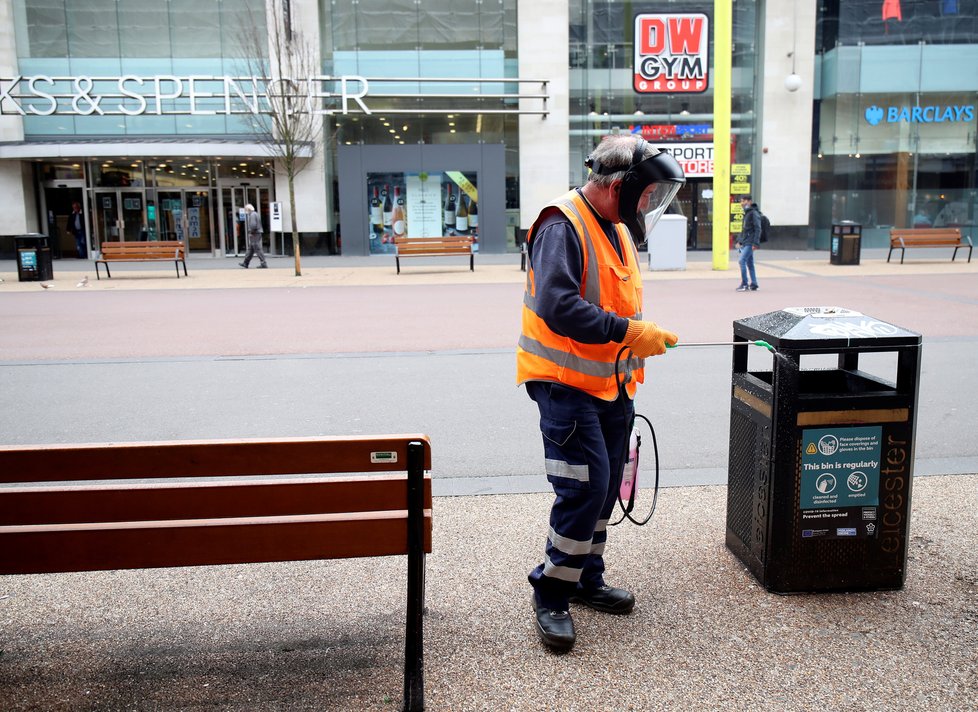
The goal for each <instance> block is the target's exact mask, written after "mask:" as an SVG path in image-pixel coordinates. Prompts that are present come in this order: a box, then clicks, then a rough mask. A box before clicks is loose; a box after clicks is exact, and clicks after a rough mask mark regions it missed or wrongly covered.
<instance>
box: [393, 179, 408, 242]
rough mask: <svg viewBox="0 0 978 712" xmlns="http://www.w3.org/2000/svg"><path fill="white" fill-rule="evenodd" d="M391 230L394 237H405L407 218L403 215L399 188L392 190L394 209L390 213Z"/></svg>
mask: <svg viewBox="0 0 978 712" xmlns="http://www.w3.org/2000/svg"><path fill="white" fill-rule="evenodd" d="M391 228H392V229H393V231H394V237H405V236H406V235H407V216H406V215H405V214H404V198H402V197H401V188H400V186H396V187H395V188H394V209H393V210H392V211H391Z"/></svg>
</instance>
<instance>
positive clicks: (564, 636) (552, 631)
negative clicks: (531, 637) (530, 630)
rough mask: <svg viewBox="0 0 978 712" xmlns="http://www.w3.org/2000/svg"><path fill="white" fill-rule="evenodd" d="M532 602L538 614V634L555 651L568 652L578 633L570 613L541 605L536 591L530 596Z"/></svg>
mask: <svg viewBox="0 0 978 712" xmlns="http://www.w3.org/2000/svg"><path fill="white" fill-rule="evenodd" d="M530 604H531V605H532V606H533V610H534V612H535V613H536V616H537V634H538V635H539V636H540V640H542V641H543V644H544V645H546V646H547V647H548V648H550V649H551V650H553V651H554V652H555V653H566V652H567V651H568V650H570V649H571V648H573V647H574V641H575V640H577V634H576V633H575V632H574V619H573V618H571V615H570V613H569V612H568V611H556V610H553V609H551V608H547V607H546V606H541V605H540V604H539V603H537V596H536V594H535V593H534V594H533V595H532V596H530Z"/></svg>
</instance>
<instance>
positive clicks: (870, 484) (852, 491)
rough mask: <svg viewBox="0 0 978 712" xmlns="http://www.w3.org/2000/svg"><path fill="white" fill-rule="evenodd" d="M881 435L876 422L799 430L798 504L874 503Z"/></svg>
mask: <svg viewBox="0 0 978 712" xmlns="http://www.w3.org/2000/svg"><path fill="white" fill-rule="evenodd" d="M882 439H883V428H882V427H880V426H878V425H877V426H871V427H858V428H816V429H811V430H803V431H802V437H801V442H802V455H801V508H802V509H833V508H839V507H875V506H876V505H878V504H879V484H880V450H881V447H880V444H881V442H882Z"/></svg>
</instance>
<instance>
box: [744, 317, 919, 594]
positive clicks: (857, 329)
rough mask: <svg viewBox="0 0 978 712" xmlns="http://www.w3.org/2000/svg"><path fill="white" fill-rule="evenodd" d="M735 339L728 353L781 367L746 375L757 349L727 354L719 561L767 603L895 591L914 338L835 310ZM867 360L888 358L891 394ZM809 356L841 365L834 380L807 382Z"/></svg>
mask: <svg viewBox="0 0 978 712" xmlns="http://www.w3.org/2000/svg"><path fill="white" fill-rule="evenodd" d="M733 326H734V337H735V340H737V341H755V340H759V339H760V340H764V341H767V342H768V343H770V344H771V345H772V346H773V347H774V348H775V349H776V351H777V355H774V354H767V355H770V356H771V358H772V362H773V364H772V369H771V370H770V371H766V370H765V371H757V372H751V371H749V370H748V350H749V349H752V350H755V351H756V350H757V348H758V347H756V346H745V347H737V348H735V349H734V354H733V379H732V380H733V384H732V396H733V397H732V399H731V412H730V459H729V465H728V467H729V471H728V483H727V484H728V486H727V531H726V542H727V546H728V548H729V549H730V550H731V551H732V552H733V553H734V554H735V555H736V556H737V557H738V558H739V559H740V560H741V561H742V562H743V563H744V564H745V565H746V566H747V567H748V568H749V569H750V570H751V572H752V573H753V574H754V575H755V576H756V577H757V579H758V581H760V583H761V584H762V585H763V586H765V587H766V588H767V589H768V590H770V591H773V592H776V593H799V592H806V591H859V590H883V589H898V588H901V587H902V586H903V582H904V578H905V575H906V562H907V537H908V533H909V524H910V522H909V516H910V490H911V480H912V477H913V456H914V452H913V449H914V430H915V425H916V417H917V384H918V380H919V375H920V344H921V337H920V335H919V334H916V333H913V332H911V331H907V330H906V329H902V328H900V327H898V326H894V325H892V324H888V323H886V322H883V321H880V320H879V319H874V318H872V317H869V316H865V315H863V314H859V313H858V312H853V311H850V310H847V309H841V308H839V307H798V308H788V309H785V310H782V311H777V312H771V313H768V314H762V315H760V316H754V317H749V318H747V319H742V320H739V321H735V322H734V324H733ZM870 352H875V353H889V354H890V355H888V356H886V357H881V358H877V361H878V362H883V363H887V364H889V363H895V374H893V375H894V378H893V381H892V382H890V381H889V380H885V379H884V378H881V377H879V376H875V375H871V374H870V373H866V372H864V371H861V370H860V369H859V359H860V356H862V355H864V354H867V353H870ZM815 354H829V355H830V356H831V358H832V359H834V358H835V356H836V355H837V356H838V363H837V365H838V367H837V368H828V369H821V370H806V368H805V366H806V363H804V362H802V356H806V355H815ZM894 356H895V358H894ZM754 358H755V362H756V358H757V357H756V356H755V357H754ZM823 361H824V359H823ZM887 375H889V374H887Z"/></svg>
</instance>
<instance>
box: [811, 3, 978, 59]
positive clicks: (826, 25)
mask: <svg viewBox="0 0 978 712" xmlns="http://www.w3.org/2000/svg"><path fill="white" fill-rule="evenodd" d="M819 5H820V12H819V19H818V26H817V37H816V41H817V46H818V47H821V48H822V49H823V50H825V51H827V50H830V49H832V48H833V47H835V46H836V45H859V44H866V45H915V44H918V43H919V42H926V43H927V44H975V43H978V14H976V13H975V12H974V3H972V2H970V1H969V0H932V1H931V0H928V1H926V2H921V1H919V0H918V1H916V2H907V0H902V1H901V0H822V1H821V2H820V3H819Z"/></svg>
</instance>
